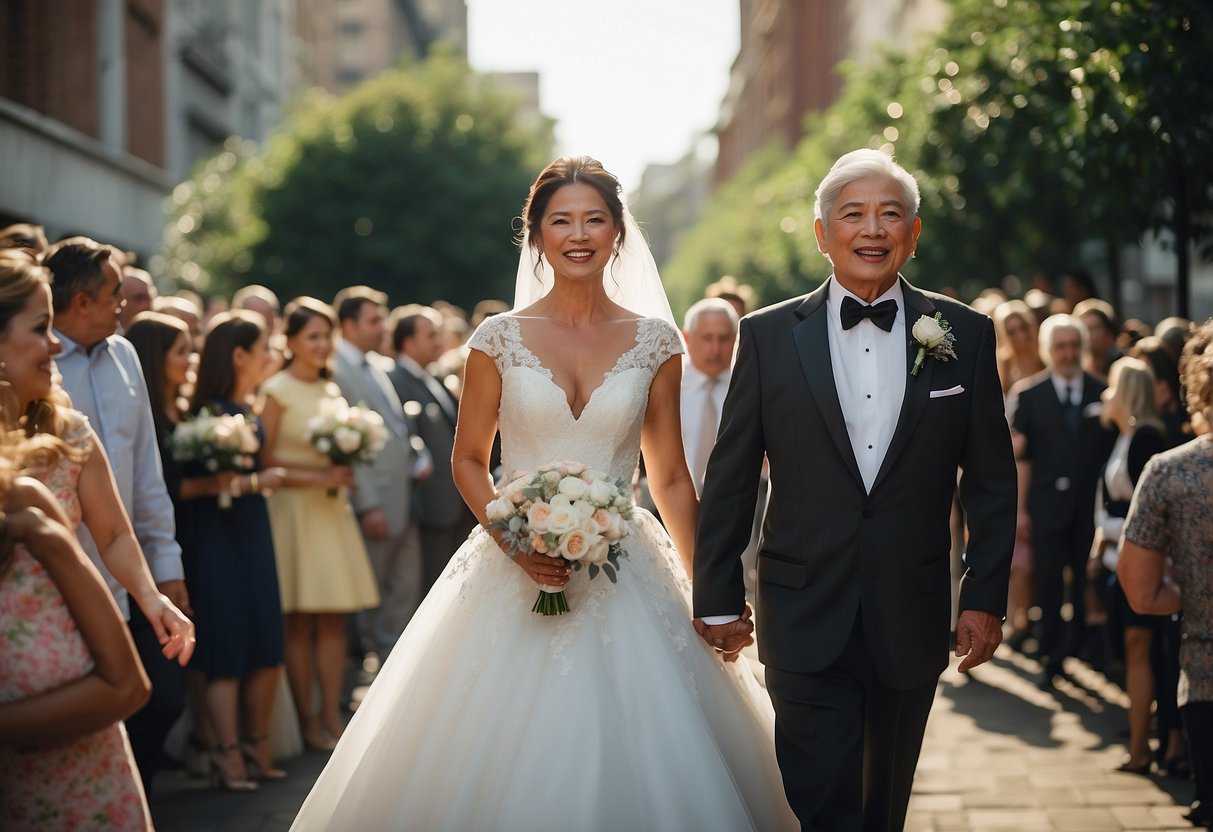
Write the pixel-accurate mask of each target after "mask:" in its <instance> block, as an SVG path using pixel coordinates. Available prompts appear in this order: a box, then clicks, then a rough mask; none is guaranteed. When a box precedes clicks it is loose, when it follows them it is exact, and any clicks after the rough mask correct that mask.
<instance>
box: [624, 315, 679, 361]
mask: <svg viewBox="0 0 1213 832" xmlns="http://www.w3.org/2000/svg"><path fill="white" fill-rule="evenodd" d="M684 351H685V350H684V349H683V346H682V336H681V334H679V332H678V330H677V329H675V328H674V327H673V326H672V325H671V324H670V323H669V322H668V321H665V320H663V319H661V318H645V319H644V320H642V321H641V322H640V325H639V327H638V328H637V332H636V346H635V348H634V349H633V350H632V353H631V354H630V355H629V356H628V358H629V359H630V361H629V362H627V363H629V364H631V366H635V367H648V368H649V370H650V371H652V373H653V374H654V375H656V374H657V371H658V370H659V369H660V368H661V365H662V364H664V363H665V362H666V361H667V360H669V359H670V358H672V357H674V356H675V355H682V353H683V352H684ZM620 369H626V367H624V366H620Z"/></svg>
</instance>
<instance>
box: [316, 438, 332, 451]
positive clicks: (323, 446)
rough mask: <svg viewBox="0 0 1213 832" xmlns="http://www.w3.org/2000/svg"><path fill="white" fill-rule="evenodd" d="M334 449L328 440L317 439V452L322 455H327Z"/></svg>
mask: <svg viewBox="0 0 1213 832" xmlns="http://www.w3.org/2000/svg"><path fill="white" fill-rule="evenodd" d="M332 449H333V443H332V442H330V441H328V440H327V439H317V440H316V450H318V451H320V453H322V454H327V453H328V452H329V451H331V450H332Z"/></svg>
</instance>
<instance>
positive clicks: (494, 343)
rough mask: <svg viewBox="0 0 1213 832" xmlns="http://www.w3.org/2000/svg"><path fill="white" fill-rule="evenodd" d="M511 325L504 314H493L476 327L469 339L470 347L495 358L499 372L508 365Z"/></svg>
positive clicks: (494, 361)
mask: <svg viewBox="0 0 1213 832" xmlns="http://www.w3.org/2000/svg"><path fill="white" fill-rule="evenodd" d="M509 341H510V339H509V327H507V326H506V320H505V316H504V315H493V316H492V317H489V318H485V319H484V320H483V321H481V322H480V326H478V327H476V331H475V332H473V333H472V337H471V338H469V339H468V347H469V348H470V349H473V350H480V351H481V352H482V353H484V354H485V355H487V356H488V357H489V358H491V359H493V363H494V364H496V365H497V372H499V373H500V372H503V371H504V370H505V368H506V366H507V362H506V360H505V357H506V355H507V354H508V353H509V352H510V342H509Z"/></svg>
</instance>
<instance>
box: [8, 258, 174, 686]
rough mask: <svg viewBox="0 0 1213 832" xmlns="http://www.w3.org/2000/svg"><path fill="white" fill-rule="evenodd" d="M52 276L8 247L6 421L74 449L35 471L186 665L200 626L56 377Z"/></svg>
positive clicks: (168, 651)
mask: <svg viewBox="0 0 1213 832" xmlns="http://www.w3.org/2000/svg"><path fill="white" fill-rule="evenodd" d="M53 317H54V312H53V310H52V307H51V288H50V273H49V272H48V271H47V270H46V269H45V268H44V267H42V266H41V265H39V264H38V262H37V261H36V260H35V259H34V257H33V256H32V255H30V254H29V253H26V252H21V251H2V252H0V385H3V387H4V388H5V389H6V391H7V393H8V395H7V396H6V398H7V399H8V402H7V403H6V404H5V406H4V407H3V408H0V409H2V410H3V417H4V419H3V421H4V426H5V427H7V428H8V429H10V430H11V429H19V430H21V431H22V432H23V433H24V434H25V435H26V436H27V437H33V436H37V435H40V434H49V435H51V436H54V437H57V438H59V439H61V440H62V445H63V446H64V447H65V448H66V449H70V451H71V452H70V453H59V454H57V455H51V456H47V457H45V458H44V459H43V460H42V463H43V464H42V465H41V466H40V467H39V468H38V469H37V470H35V471H34V474H35V475H36V476H37V477H38V479H40V480H42V481H43V482H44V483H45V484H46V485H47V486H48V487H49V488H50V489H51V491H52V492H53V493H54V495H55V497H56V498H57V499H58V500H59V502H60V504H61V505H62V506H63V508H64V510H65V511H66V512H67V516H68V518H69V519H70V520H71V524H72V525H71V526H70V528H71V529H73V530H75V529H76V527H77V526H79V524H80V523H81V522H83V523H84V525H85V526H86V527H87V528H88V530H89V532H90V534H91V535H92V537H93V540H94V541H96V543H97V550H98V551H99V552H100V553H101V554H100V560H101V563H100V564H99V566H103V567H104V570H103V573H108V575H109V576H111V577H112V578H113V580H114V581H116V582H117V583H118V584H120V585H121V586H122V587H124V588H125V589H126V590H127V592H129V593H130V596H131V598H133V599H134V600H135V602H136V603H137V604H138V605H139V608H140V610H141V611H142V612H143V614H144V616H146V617H147V620H148V621H149V622H150V623H151V625H152V627H153V628H155V631H156V634H157V637H158V639H159V641H160V644H161V650H162V652H163V653H164V656H165V658H168V659H176V660H177V661H178V663H180V664H181V665H182V666H184V665H185V664H187V663H188V662H189V660H190V657H191V656H192V655H193V653H194V625H193V624H192V623H191V622H190V620H189V619H188V618H186V617H185V615H184V614H182V612H181V610H179V609H177V607H176V606H175V605H174V604H173V602H172V601H170V600H169V599H168V598H167V597H166V596H165V595H164V594H163V593H161V592H160V590H159V589H158V588H157V587H156V583H155V582H154V581H153V580H152V575H151V572H149V571H148V567H147V560H146V559H145V558H144V556H143V551H142V550H141V549H140V547H139V542H138V541H137V540H136V539H135V533H134V531H133V529H132V528H131V522H130V519H129V518H128V516H127V513H126V509H125V508H123V506H122V501H121V499H119V497H118V492H117V488H116V486H115V485H114V475H113V471H112V469H111V468H110V465H109V460H108V458H107V457H106V455H105V451H104V449H103V448H102V447H101V442H100V440H99V439H98V438H97V435H96V434H95V433H94V432H93V429H92V428H91V427H90V426H89V423H88V419H87V417H85V415H84V414H83V413H81V412H80V411H78V410H74V409H72V408H71V407H69V406H67V397H66V395H65V394H64V393H63V391H62V390H61V389H60V388H59V386H58V384H56V383H55V382H54V380H53V375H52V370H53V361H54V357H55V355H57V354H58V353H59V351H60V349H61V345H60V343H59V339H58V338H56V337H55V335H54V333H53V332H52V330H51V326H52V323H53Z"/></svg>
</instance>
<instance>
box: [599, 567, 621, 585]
mask: <svg viewBox="0 0 1213 832" xmlns="http://www.w3.org/2000/svg"><path fill="white" fill-rule="evenodd" d="M602 572H603V574H604V575H606V576H607V577H608V578H609V579H610V581H611V583H618V577H617V575H616V573H615V567H614V566H612V565H611V564H609V563H604V564H603V565H602Z"/></svg>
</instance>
